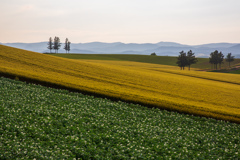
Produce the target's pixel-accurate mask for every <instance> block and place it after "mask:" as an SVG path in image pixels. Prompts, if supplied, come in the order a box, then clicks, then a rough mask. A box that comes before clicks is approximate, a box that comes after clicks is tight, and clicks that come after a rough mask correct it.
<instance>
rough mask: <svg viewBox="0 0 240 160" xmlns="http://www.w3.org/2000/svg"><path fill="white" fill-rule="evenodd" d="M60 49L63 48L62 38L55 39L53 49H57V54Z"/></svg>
mask: <svg viewBox="0 0 240 160" xmlns="http://www.w3.org/2000/svg"><path fill="white" fill-rule="evenodd" d="M60 47H61V43H60V38H59V37H55V38H54V41H53V49H55V53H58V50H59V49H60Z"/></svg>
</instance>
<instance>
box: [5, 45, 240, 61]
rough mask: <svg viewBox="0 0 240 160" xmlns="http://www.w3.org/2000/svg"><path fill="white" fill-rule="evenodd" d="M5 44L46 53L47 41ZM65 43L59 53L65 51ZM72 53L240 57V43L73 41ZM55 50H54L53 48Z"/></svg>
mask: <svg viewBox="0 0 240 160" xmlns="http://www.w3.org/2000/svg"><path fill="white" fill-rule="evenodd" d="M2 44H3V45H7V46H11V47H16V48H21V49H25V50H30V51H34V52H40V53H46V52H49V50H48V49H47V42H39V43H2ZM63 45H64V44H62V47H61V49H60V50H59V53H65V50H63V49H62V48H63ZM70 47H71V50H70V53H86V54H142V55H150V54H151V53H153V52H155V53H156V54H157V55H160V56H177V55H179V52H180V51H182V50H183V51H185V52H187V51H189V50H192V51H193V52H194V53H195V55H196V56H197V57H209V54H210V53H211V52H213V51H215V50H218V51H221V52H223V54H224V55H226V54H227V53H232V55H234V56H235V58H240V43H209V44H202V45H183V44H180V43H174V42H159V43H121V42H115V43H103V42H90V43H71V46H70ZM52 52H54V50H52Z"/></svg>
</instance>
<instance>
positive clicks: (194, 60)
mask: <svg viewBox="0 0 240 160" xmlns="http://www.w3.org/2000/svg"><path fill="white" fill-rule="evenodd" d="M186 58H187V65H188V70H190V66H191V65H192V64H195V63H197V61H198V60H197V58H196V57H195V55H194V53H193V52H192V50H190V51H188V53H187V57H186Z"/></svg>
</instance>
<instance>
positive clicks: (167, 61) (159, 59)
mask: <svg viewBox="0 0 240 160" xmlns="http://www.w3.org/2000/svg"><path fill="white" fill-rule="evenodd" d="M51 55H54V56H57V57H63V58H69V59H91V60H117V61H134V62H144V63H153V64H163V65H171V66H177V64H176V61H177V58H176V57H170V56H150V55H125V54H51ZM197 59H198V62H197V63H196V64H193V65H192V66H191V68H199V69H207V70H209V69H212V66H211V64H210V63H209V59H208V58H197ZM237 64H240V59H235V60H234V61H233V62H231V66H234V65H237ZM221 68H222V69H229V64H228V62H225V61H224V63H223V64H222V67H221Z"/></svg>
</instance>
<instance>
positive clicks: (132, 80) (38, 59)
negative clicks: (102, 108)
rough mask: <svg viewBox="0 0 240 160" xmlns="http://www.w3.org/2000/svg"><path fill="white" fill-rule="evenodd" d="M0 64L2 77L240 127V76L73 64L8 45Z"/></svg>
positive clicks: (85, 62)
mask: <svg viewBox="0 0 240 160" xmlns="http://www.w3.org/2000/svg"><path fill="white" fill-rule="evenodd" d="M0 64H1V65H0V75H2V76H8V77H12V78H16V79H20V80H25V81H29V82H35V83H41V84H44V85H48V86H51V87H62V88H67V89H70V90H74V91H79V92H83V93H88V94H91V95H97V96H101V97H107V98H111V99H115V100H123V101H126V102H132V103H139V104H144V105H147V106H150V107H157V108H161V109H167V110H173V111H177V112H181V113H188V114H193V115H199V116H205V117H212V118H216V119H222V120H228V121H232V122H237V123H239V122H240V106H239V104H240V99H239V96H240V75H234V74H224V73H210V72H199V71H194V70H193V71H180V70H179V68H178V67H175V66H168V65H159V64H150V63H140V62H129V61H116V60H115V61H110V60H108V61H105V60H72V59H65V58H60V57H54V56H51V55H45V54H40V53H36V52H30V51H25V50H20V49H16V48H11V47H7V46H3V45H0Z"/></svg>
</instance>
